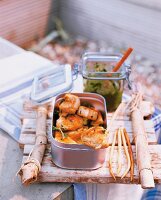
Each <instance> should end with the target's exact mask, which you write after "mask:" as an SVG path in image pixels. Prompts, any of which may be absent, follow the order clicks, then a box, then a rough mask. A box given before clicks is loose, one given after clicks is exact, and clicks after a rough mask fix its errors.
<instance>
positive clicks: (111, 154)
mask: <svg viewBox="0 0 161 200" xmlns="http://www.w3.org/2000/svg"><path fill="white" fill-rule="evenodd" d="M117 134H118V130H117V131H116V133H115V135H114V138H113V142H112V146H111V151H110V159H109V171H110V174H111V176H112V177H113V178H114V179H115V181H116V177H115V175H114V173H113V171H112V157H113V152H114V147H115V143H116V137H117Z"/></svg>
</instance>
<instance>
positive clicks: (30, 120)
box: [19, 106, 161, 184]
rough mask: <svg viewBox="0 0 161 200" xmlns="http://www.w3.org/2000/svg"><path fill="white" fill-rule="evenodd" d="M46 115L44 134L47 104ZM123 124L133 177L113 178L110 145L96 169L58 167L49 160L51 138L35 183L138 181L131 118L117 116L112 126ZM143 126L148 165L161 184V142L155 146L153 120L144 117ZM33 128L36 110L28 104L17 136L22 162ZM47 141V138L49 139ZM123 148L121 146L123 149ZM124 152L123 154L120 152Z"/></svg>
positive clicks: (31, 139) (115, 160)
mask: <svg viewBox="0 0 161 200" xmlns="http://www.w3.org/2000/svg"><path fill="white" fill-rule="evenodd" d="M48 110H49V114H48V119H47V124H46V125H47V134H48V135H49V131H50V126H51V118H50V116H51V113H50V110H51V109H50V106H49V109H48ZM111 116H112V114H111V113H109V114H108V121H109V120H110V119H111ZM120 125H123V126H124V127H125V128H126V130H127V132H128V133H129V136H130V140H131V144H132V149H133V155H134V162H135V166H134V167H135V168H134V180H133V182H130V175H129V174H127V176H126V177H125V178H123V179H120V178H117V180H116V181H115V180H114V179H113V178H112V177H111V175H110V173H109V169H108V165H109V163H108V160H109V152H110V147H109V148H108V149H107V156H106V162H105V163H104V165H103V166H102V167H101V168H99V169H96V170H88V171H87V170H86V171H85V170H67V169H62V168H59V167H57V166H56V165H55V164H54V163H53V162H52V157H51V153H50V152H51V149H50V141H49V142H48V145H47V147H46V151H45V155H44V158H43V162H42V167H41V171H40V173H39V176H38V179H37V182H79V183H126V184H132V183H133V184H140V180H139V173H138V169H137V166H136V154H135V146H134V142H133V134H132V127H131V121H130V118H129V116H125V118H124V119H123V117H122V116H119V117H118V118H117V120H116V122H115V125H114V127H113V129H115V128H117V127H119V126H120ZM144 125H145V129H146V132H147V137H148V143H149V151H150V154H151V165H152V171H153V176H154V180H155V183H161V145H157V140H156V135H155V132H154V126H153V122H152V120H150V119H148V120H144ZM35 131H36V111H35V109H34V108H32V107H27V108H26V109H25V110H24V114H23V118H22V132H21V135H20V139H19V146H20V148H22V149H23V159H22V163H23V162H24V161H25V160H26V159H27V157H28V155H29V153H30V152H31V150H32V149H33V146H34V143H35V138H36V135H35ZM113 134H114V130H113V131H112V132H111V133H110V136H109V143H111V141H112V138H113ZM49 140H50V138H49ZM122 151H123V149H122ZM123 155H124V154H123ZM116 163H117V146H116V147H115V151H114V159H113V169H114V172H115V171H116V170H117V165H116ZM125 167H126V159H125V157H123V166H122V171H124V170H125Z"/></svg>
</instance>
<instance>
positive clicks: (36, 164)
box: [18, 106, 47, 186]
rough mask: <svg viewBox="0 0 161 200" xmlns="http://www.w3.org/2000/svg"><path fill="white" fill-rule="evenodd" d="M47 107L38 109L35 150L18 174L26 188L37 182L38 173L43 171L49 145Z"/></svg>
mask: <svg viewBox="0 0 161 200" xmlns="http://www.w3.org/2000/svg"><path fill="white" fill-rule="evenodd" d="M46 117H47V109H46V107H43V106H41V107H38V110H37V119H36V142H35V146H34V148H33V150H32V151H31V152H30V155H29V157H28V159H27V161H26V162H25V163H24V164H23V165H22V166H21V168H20V170H19V171H18V174H19V175H20V177H21V182H22V184H24V185H25V186H28V185H29V184H31V183H33V182H34V181H36V180H37V176H38V173H39V171H40V169H41V162H42V159H43V156H44V152H45V147H46V144H47V135H46Z"/></svg>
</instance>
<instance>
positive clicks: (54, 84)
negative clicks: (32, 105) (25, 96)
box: [30, 65, 73, 103]
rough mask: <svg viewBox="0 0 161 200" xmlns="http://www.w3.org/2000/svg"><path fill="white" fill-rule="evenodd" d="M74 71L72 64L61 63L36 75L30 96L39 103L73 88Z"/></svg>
mask: <svg viewBox="0 0 161 200" xmlns="http://www.w3.org/2000/svg"><path fill="white" fill-rule="evenodd" d="M72 82H73V81H72V72H71V66H70V65H60V66H58V67H56V68H53V69H50V70H48V71H47V72H46V73H44V74H41V75H39V76H36V77H35V78H34V81H33V85H32V90H31V95H30V98H31V100H33V101H36V102H37V103H42V102H44V101H48V100H49V99H50V98H52V97H54V96H56V95H58V94H60V93H64V92H66V91H70V90H71V89H72Z"/></svg>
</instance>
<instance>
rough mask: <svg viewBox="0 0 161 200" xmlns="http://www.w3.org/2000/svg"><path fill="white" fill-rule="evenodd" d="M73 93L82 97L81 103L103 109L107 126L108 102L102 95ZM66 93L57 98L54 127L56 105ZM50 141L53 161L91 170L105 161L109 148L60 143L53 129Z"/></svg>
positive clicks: (64, 166) (61, 165)
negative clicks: (106, 102)
mask: <svg viewBox="0 0 161 200" xmlns="http://www.w3.org/2000/svg"><path fill="white" fill-rule="evenodd" d="M72 94H75V95H77V96H78V97H79V98H80V101H81V103H82V102H88V103H90V104H92V105H93V106H94V107H95V108H96V109H97V110H99V111H101V112H102V113H103V118H104V127H105V128H106V127H107V116H106V104H105V99H104V98H103V97H102V96H101V95H98V94H94V93H72ZM64 95H65V93H64V94H60V95H58V96H57V97H56V99H55V104H54V106H53V121H52V127H53V125H55V120H56V119H55V115H54V110H55V105H56V104H57V103H59V102H60V101H61V100H62V98H63V96H64ZM52 127H51V129H52ZM50 142H51V154H52V158H53V161H54V163H55V164H56V165H57V166H59V167H61V168H67V169H84V170H91V169H97V168H99V167H101V166H102V165H103V163H104V161H105V157H106V151H107V148H105V149H97V150H95V149H92V148H90V147H88V146H85V145H81V144H65V143H60V142H58V141H56V140H55V139H54V131H53V129H52V130H51V138H50Z"/></svg>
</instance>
